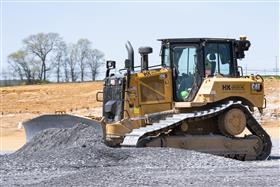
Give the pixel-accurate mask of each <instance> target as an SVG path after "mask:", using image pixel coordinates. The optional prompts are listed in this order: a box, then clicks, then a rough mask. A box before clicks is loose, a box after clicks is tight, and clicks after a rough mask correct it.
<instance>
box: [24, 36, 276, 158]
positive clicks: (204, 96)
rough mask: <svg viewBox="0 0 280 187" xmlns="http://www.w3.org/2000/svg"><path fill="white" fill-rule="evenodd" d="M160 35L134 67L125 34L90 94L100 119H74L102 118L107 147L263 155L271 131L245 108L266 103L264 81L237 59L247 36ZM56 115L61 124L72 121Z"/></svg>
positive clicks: (260, 108)
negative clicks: (118, 53)
mask: <svg viewBox="0 0 280 187" xmlns="http://www.w3.org/2000/svg"><path fill="white" fill-rule="evenodd" d="M159 41H160V42H161V50H160V57H161V62H160V63H159V64H158V65H150V64H149V54H150V53H152V52H153V49H152V48H151V47H140V48H139V50H138V51H139V54H140V56H141V59H140V61H141V63H140V65H139V66H135V64H134V49H133V47H132V45H131V43H130V42H129V41H128V42H127V43H126V45H125V47H126V49H127V52H128V58H127V59H126V60H125V61H124V68H122V69H119V70H117V69H116V62H115V61H112V60H109V61H107V62H106V77H105V79H104V88H103V91H102V92H97V94H96V100H97V101H99V102H103V108H102V110H103V115H102V119H101V120H100V122H99V123H96V122H93V120H89V119H82V118H79V117H77V116H75V123H76V122H77V121H79V120H80V119H82V122H84V123H89V124H91V123H92V124H94V125H96V124H101V127H102V131H103V139H104V143H105V144H106V145H108V146H110V147H171V148H179V149H188V150H195V151H199V152H204V153H210V154H214V155H219V156H224V157H229V158H233V159H237V160H242V161H244V160H265V159H267V158H268V157H269V155H270V152H271V147H272V143H271V140H270V136H269V135H268V134H267V133H266V132H265V130H264V129H263V128H262V127H261V125H260V124H259V122H258V121H257V120H256V119H255V118H254V116H253V115H252V113H253V112H254V111H255V110H258V111H259V112H260V113H262V111H263V109H264V108H265V107H266V99H265V97H264V80H263V78H262V77H261V76H260V75H250V76H244V75H243V69H242V67H241V66H239V62H240V60H242V59H244V57H245V51H248V50H249V47H250V45H251V43H250V41H249V40H247V38H246V37H245V36H242V37H240V38H239V39H229V38H167V39H159ZM56 117H57V116H52V119H53V120H52V121H55V120H54V119H56ZM60 118H61V123H66V121H67V120H68V122H69V120H71V117H70V116H67V115H60ZM62 118H63V119H62ZM49 119H50V117H46V119H45V120H44V121H45V122H46V121H48V120H49ZM35 121H36V120H35ZM38 123H40V120H38V121H37V122H34V121H33V124H31V125H30V123H26V124H25V125H24V126H25V130H26V132H29V133H30V129H32V133H34V132H33V131H34V129H35V128H36V126H37V127H38ZM53 124H54V123H53V122H52V125H53ZM92 124H91V125H92ZM31 126H32V127H31ZM48 128H49V127H48ZM28 129H29V130H28ZM40 130H42V129H40ZM36 131H39V130H36ZM244 132H249V134H245V133H244Z"/></svg>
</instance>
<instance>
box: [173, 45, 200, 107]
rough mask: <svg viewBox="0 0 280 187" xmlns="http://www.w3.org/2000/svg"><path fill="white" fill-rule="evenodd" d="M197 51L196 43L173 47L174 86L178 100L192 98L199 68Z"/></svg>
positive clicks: (175, 96)
mask: <svg viewBox="0 0 280 187" xmlns="http://www.w3.org/2000/svg"><path fill="white" fill-rule="evenodd" d="M197 51H198V50H197V46H196V45H187V46H186V45H184V46H174V47H173V48H172V65H173V88H174V100H175V101H176V102H184V101H190V100H191V97H190V95H191V92H192V89H193V85H194V81H195V76H196V69H197V68H196V66H197V57H198V54H197Z"/></svg>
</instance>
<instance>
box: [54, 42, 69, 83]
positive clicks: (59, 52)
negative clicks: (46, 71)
mask: <svg viewBox="0 0 280 187" xmlns="http://www.w3.org/2000/svg"><path fill="white" fill-rule="evenodd" d="M54 52H55V54H54V59H53V61H54V63H53V65H54V68H55V74H56V81H57V82H60V81H61V76H62V75H61V74H62V70H61V68H63V67H64V66H65V64H67V63H66V54H67V46H66V44H65V42H64V41H60V42H59V43H57V47H56V49H55V50H54ZM66 68H67V67H66ZM66 74H67V75H66V77H68V72H66Z"/></svg>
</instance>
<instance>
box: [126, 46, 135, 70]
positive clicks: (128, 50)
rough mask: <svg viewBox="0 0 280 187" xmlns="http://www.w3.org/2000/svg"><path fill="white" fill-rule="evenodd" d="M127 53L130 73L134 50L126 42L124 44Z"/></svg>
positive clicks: (132, 65) (132, 68)
mask: <svg viewBox="0 0 280 187" xmlns="http://www.w3.org/2000/svg"><path fill="white" fill-rule="evenodd" d="M125 47H126V50H127V53H128V59H129V61H130V66H129V69H130V71H134V50H133V47H132V45H131V43H130V42H129V41H127V43H126V44H125Z"/></svg>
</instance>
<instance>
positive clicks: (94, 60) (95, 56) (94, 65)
mask: <svg viewBox="0 0 280 187" xmlns="http://www.w3.org/2000/svg"><path fill="white" fill-rule="evenodd" d="M87 62H88V66H89V67H90V72H91V79H92V80H93V81H95V80H96V77H97V75H98V73H99V68H100V67H101V66H102V65H103V64H104V54H103V53H102V52H101V51H99V50H97V49H93V50H90V52H89V58H88V61H87Z"/></svg>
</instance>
